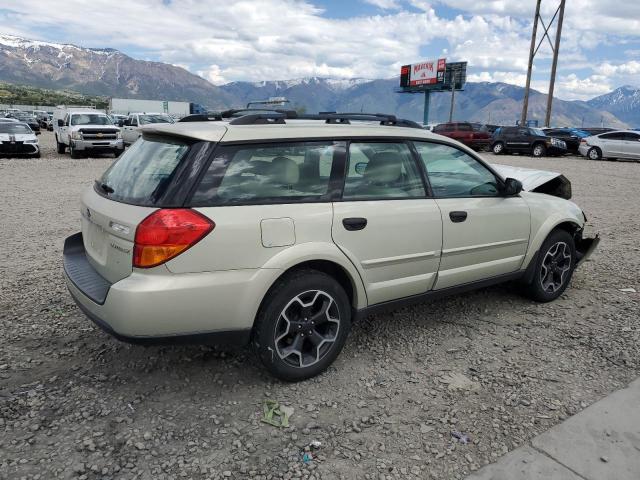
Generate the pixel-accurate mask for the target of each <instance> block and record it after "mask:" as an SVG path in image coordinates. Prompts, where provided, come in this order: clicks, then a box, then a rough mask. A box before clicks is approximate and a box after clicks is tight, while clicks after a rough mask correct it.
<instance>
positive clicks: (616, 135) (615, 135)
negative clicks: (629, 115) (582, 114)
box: [598, 132, 624, 140]
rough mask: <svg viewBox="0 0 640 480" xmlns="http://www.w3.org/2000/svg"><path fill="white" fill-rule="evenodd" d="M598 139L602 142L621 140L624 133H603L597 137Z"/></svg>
mask: <svg viewBox="0 0 640 480" xmlns="http://www.w3.org/2000/svg"><path fill="white" fill-rule="evenodd" d="M598 137H599V138H601V139H603V140H623V139H624V133H622V132H614V133H604V134H602V135H598Z"/></svg>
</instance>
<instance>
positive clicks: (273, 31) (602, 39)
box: [0, 0, 640, 100]
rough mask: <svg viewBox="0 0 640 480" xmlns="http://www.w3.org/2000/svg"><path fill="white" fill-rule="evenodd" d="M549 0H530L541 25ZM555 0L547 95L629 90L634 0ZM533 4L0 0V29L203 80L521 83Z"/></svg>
mask: <svg viewBox="0 0 640 480" xmlns="http://www.w3.org/2000/svg"><path fill="white" fill-rule="evenodd" d="M559 2H560V0H543V1H542V16H543V19H544V21H545V24H548V23H549V20H550V19H551V17H552V16H553V13H554V12H555V10H556V8H557V6H558V4H559ZM566 3H567V6H566V11H565V18H564V26H563V31H562V44H561V47H560V57H559V63H558V77H557V80H556V89H555V94H556V96H558V97H560V98H564V99H567V100H574V99H589V98H592V97H594V96H597V95H600V94H603V93H607V92H609V91H611V90H613V89H614V88H616V87H618V86H621V85H627V84H630V85H634V86H640V0H615V1H614V0H567V2H566ZM534 9H535V0H135V1H127V2H115V1H114V0H64V1H61V2H58V1H51V0H2V2H1V3H0V33H5V34H12V35H19V36H23V37H26V38H30V39H36V40H43V41H49V42H59V43H72V44H75V45H80V46H85V47H95V48H103V47H109V48H117V49H118V50H121V51H123V52H124V53H126V54H128V55H130V56H132V57H134V58H138V59H144V60H155V61H161V62H166V63H171V64H174V65H178V66H181V67H184V68H186V69H187V70H189V71H191V72H192V73H195V74H198V75H200V76H202V77H204V78H206V79H207V80H209V81H211V82H212V83H215V84H224V83H228V82H232V81H239V80H242V81H262V80H287V79H293V78H300V77H308V76H319V77H331V78H390V77H393V76H397V75H398V74H399V71H400V67H401V66H402V65H405V64H409V63H416V62H419V61H421V60H428V59H436V58H443V57H444V58H446V59H447V61H467V62H468V65H469V67H468V80H469V81H501V82H507V83H512V84H516V85H524V83H525V79H526V70H527V60H528V55H529V46H530V39H531V30H532V23H533V15H534ZM542 32H543V30H542V28H541V27H539V28H538V34H539V36H538V38H539V39H540V38H541V34H542ZM554 37H555V27H552V28H551V39H552V41H553V39H554ZM550 70H551V48H550V46H549V42H547V40H546V39H544V41H543V43H542V45H541V47H540V50H539V52H538V55H537V56H536V60H535V68H534V74H533V80H532V86H533V87H534V88H537V89H539V90H542V91H546V90H547V89H548V84H549V75H550Z"/></svg>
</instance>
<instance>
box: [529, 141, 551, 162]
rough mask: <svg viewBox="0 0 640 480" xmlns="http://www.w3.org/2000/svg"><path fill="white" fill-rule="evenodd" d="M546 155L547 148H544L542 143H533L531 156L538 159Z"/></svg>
mask: <svg viewBox="0 0 640 480" xmlns="http://www.w3.org/2000/svg"><path fill="white" fill-rule="evenodd" d="M546 153H547V147H545V145H544V143H535V144H534V145H533V147H532V148H531V155H532V156H534V157H536V158H540V157H544V156H545V155H546Z"/></svg>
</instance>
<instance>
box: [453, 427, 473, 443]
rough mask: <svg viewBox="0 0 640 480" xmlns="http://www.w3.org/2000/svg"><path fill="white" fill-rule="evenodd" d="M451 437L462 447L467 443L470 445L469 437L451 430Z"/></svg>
mask: <svg viewBox="0 0 640 480" xmlns="http://www.w3.org/2000/svg"><path fill="white" fill-rule="evenodd" d="M451 436H452V437H453V438H455V439H456V440H458V441H459V442H460V443H462V444H464V445H466V444H467V443H471V437H469V435H467V434H466V433H462V432H457V431H455V430H453V431H452V432H451Z"/></svg>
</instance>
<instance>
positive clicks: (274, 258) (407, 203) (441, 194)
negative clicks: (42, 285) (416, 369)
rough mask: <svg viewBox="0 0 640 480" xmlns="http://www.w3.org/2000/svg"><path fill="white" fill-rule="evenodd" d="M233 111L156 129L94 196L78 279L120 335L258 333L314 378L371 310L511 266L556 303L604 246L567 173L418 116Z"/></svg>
mask: <svg viewBox="0 0 640 480" xmlns="http://www.w3.org/2000/svg"><path fill="white" fill-rule="evenodd" d="M235 115H236V118H233V119H232V120H231V121H228V120H220V118H219V117H216V118H213V119H212V120H213V121H190V120H204V118H199V117H195V118H189V117H187V118H186V119H185V120H186V121H182V122H179V123H176V124H174V125H171V124H154V125H150V126H148V127H145V128H143V129H142V131H143V138H142V139H141V140H139V141H138V142H136V143H135V144H134V145H133V146H132V147H131V148H130V149H129V150H128V151H127V152H126V153H125V154H124V155H123V156H122V157H121V158H120V159H119V160H117V161H116V162H115V163H114V164H113V165H112V166H111V167H110V168H109V169H108V170H107V171H106V172H105V173H104V175H103V176H102V178H100V180H97V181H96V183H95V185H94V186H93V187H92V188H89V189H88V190H87V191H86V192H85V193H84V195H83V197H82V204H81V209H80V213H81V215H82V232H80V233H77V234H75V235H73V236H71V237H69V238H67V240H66V242H65V247H64V268H65V272H66V278H67V285H68V287H69V290H70V291H71V294H72V296H73V297H74V299H75V300H76V302H77V303H78V305H79V306H80V308H81V309H82V310H83V311H84V312H85V313H86V314H87V315H88V316H89V317H90V318H91V319H92V320H93V321H94V322H95V323H96V324H98V326H100V327H101V328H103V329H104V330H106V331H107V332H109V333H110V334H112V335H114V336H115V337H117V338H119V339H122V340H126V341H130V342H135V343H158V342H166V341H171V342H175V341H189V342H194V341H197V342H210V343H219V344H232V343H233V344H247V343H250V344H251V345H252V347H253V348H254V349H255V351H256V352H257V354H258V356H259V357H260V359H261V360H262V362H263V363H264V365H265V366H266V367H267V369H268V370H269V371H270V372H271V373H272V374H274V375H275V376H277V377H279V378H282V379H286V380H302V379H305V378H309V377H311V376H314V375H316V374H318V373H320V372H322V371H323V370H324V369H325V368H327V367H328V366H329V365H330V364H331V363H332V362H333V360H334V359H335V358H336V357H337V355H338V353H339V352H340V350H341V349H342V347H343V345H344V343H345V340H346V338H347V334H348V332H349V329H350V326H351V323H352V322H353V321H354V320H355V319H356V318H358V317H362V316H364V315H368V314H371V313H374V312H379V311H381V310H383V309H387V308H393V307H396V306H401V305H407V304H409V303H413V302H420V301H424V300H428V299H431V298H434V297H440V296H443V295H446V294H451V293H461V292H463V291H466V290H469V289H473V288H477V287H483V286H487V285H490V284H495V283H498V282H504V281H508V280H520V281H522V282H523V283H524V284H525V286H526V291H527V292H528V294H529V295H530V296H531V297H532V298H534V299H535V300H538V301H543V302H544V301H550V300H553V299H555V298H557V297H558V296H559V295H560V294H561V293H562V292H563V291H564V290H565V289H566V287H567V285H568V283H569V281H570V279H571V276H572V273H573V270H574V268H575V266H576V265H577V264H578V263H579V262H580V261H582V260H584V259H585V258H586V257H587V256H588V255H589V254H590V253H591V251H592V250H593V248H595V246H596V245H597V243H598V240H597V237H596V239H586V238H583V237H582V232H583V227H584V224H585V221H586V218H585V216H584V214H583V213H582V211H581V210H580V208H578V207H577V206H576V205H575V204H573V203H572V202H570V201H568V200H566V199H565V198H559V197H558V196H553V195H560V196H564V197H568V196H570V185H569V184H568V181H566V179H564V177H561V176H560V177H559V176H558V175H555V174H552V175H551V176H550V177H549V178H553V181H551V182H547V183H546V184H545V185H542V186H540V190H541V191H544V192H546V193H533V192H528V191H522V184H521V183H520V181H518V180H515V179H513V178H506V179H505V178H503V177H502V176H501V175H500V174H499V173H498V171H497V170H496V169H495V168H494V167H492V166H491V165H488V164H487V163H485V162H484V161H483V160H482V159H481V158H480V157H479V156H478V155H477V154H476V153H475V152H473V151H472V150H470V149H468V148H466V147H464V146H463V145H461V144H460V143H457V142H455V141H453V140H450V139H447V138H444V137H441V136H438V135H434V134H431V133H430V132H427V131H426V130H424V129H422V128H420V125H418V124H415V123H413V122H409V121H403V120H398V119H396V118H395V117H393V116H383V115H362V114H321V115H308V116H304V118H300V117H298V118H291V117H296V115H295V113H291V112H290V113H288V114H284V113H279V112H270V113H253V114H249V115H243V116H237V115H241V114H238V113H236V114H235ZM285 117H287V118H285ZM216 120H218V121H216ZM511 171H512V172H515V173H518V172H520V173H521V171H520V170H518V169H512V170H511ZM534 173H535V172H534ZM539 176H540V174H539V172H537V177H539Z"/></svg>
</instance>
